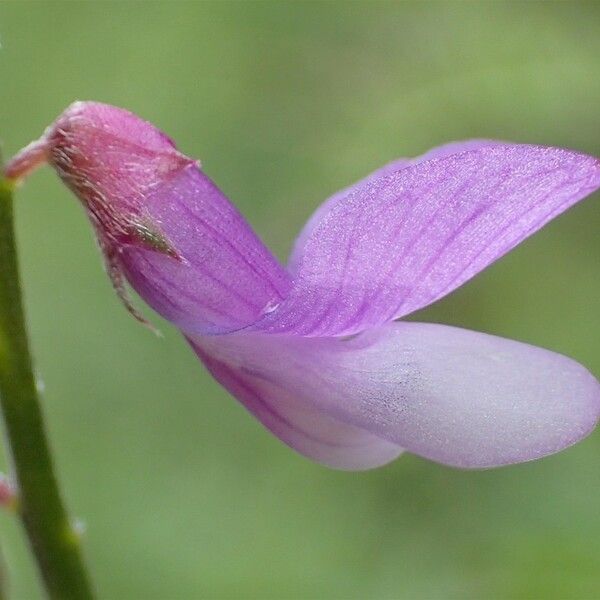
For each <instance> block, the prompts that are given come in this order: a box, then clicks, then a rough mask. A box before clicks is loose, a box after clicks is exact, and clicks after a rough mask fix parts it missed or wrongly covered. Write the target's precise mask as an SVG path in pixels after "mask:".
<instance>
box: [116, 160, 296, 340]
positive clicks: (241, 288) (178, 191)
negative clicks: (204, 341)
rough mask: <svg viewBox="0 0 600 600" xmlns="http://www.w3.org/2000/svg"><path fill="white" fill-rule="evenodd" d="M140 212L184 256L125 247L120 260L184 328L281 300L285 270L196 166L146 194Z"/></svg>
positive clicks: (224, 323)
mask: <svg viewBox="0 0 600 600" xmlns="http://www.w3.org/2000/svg"><path fill="white" fill-rule="evenodd" d="M144 210H145V213H146V214H147V215H148V217H149V218H150V219H151V220H152V221H153V222H157V223H160V227H161V231H162V232H163V233H164V234H165V236H166V237H167V238H168V240H169V242H170V243H171V244H172V246H173V247H174V248H176V250H177V252H178V254H179V255H180V256H181V259H182V260H175V259H173V258H172V257H171V256H168V255H165V254H162V253H159V252H152V251H150V250H147V249H145V248H143V247H140V246H138V245H127V246H124V247H123V248H122V249H121V253H120V257H119V261H120V265H121V267H122V269H123V271H124V273H125V275H126V277H127V279H128V280H129V283H130V284H131V285H132V286H133V287H134V288H135V290H136V291H137V292H138V294H140V296H141V297H142V298H143V299H144V300H145V301H146V302H147V303H148V304H149V305H150V306H151V307H152V308H153V309H154V310H156V311H157V312H158V313H160V314H161V315H162V316H163V317H164V318H165V319H167V320H169V321H171V322H172V323H174V324H175V325H177V326H178V327H179V328H181V329H183V330H185V331H186V332H188V333H220V332H222V331H227V330H234V329H239V328H241V327H243V326H245V325H248V324H249V323H253V322H254V321H256V319H258V318H260V317H261V316H262V315H264V314H265V312H267V311H268V310H270V308H271V307H272V306H274V305H275V304H277V303H278V302H281V300H282V298H283V297H284V295H285V294H286V292H287V289H288V287H289V279H288V275H287V273H286V272H285V271H284V269H283V268H282V267H281V266H280V265H279V263H278V262H277V260H276V259H275V257H274V256H273V255H272V254H271V253H270V252H269V250H268V249H267V248H266V247H265V246H264V245H263V244H262V242H261V241H260V240H259V239H258V237H257V236H256V235H255V233H254V232H253V231H252V229H251V228H250V227H249V225H248V224H247V222H246V221H245V219H244V218H243V217H242V216H241V215H240V213H239V212H238V210H237V209H236V208H235V207H234V206H233V205H232V204H231V203H230V202H229V200H228V199H227V198H226V197H225V196H224V194H223V193H222V192H221V191H220V190H219V189H218V188H217V187H216V186H215V184H214V183H213V182H212V181H211V180H210V179H209V178H208V177H206V175H204V174H203V173H202V172H201V171H200V170H199V169H198V168H197V166H196V165H191V166H189V167H186V168H185V169H183V170H182V171H181V172H180V173H179V174H177V175H176V176H174V177H172V178H171V179H170V180H169V181H168V182H167V183H165V184H163V185H162V186H159V187H158V188H157V189H156V190H155V191H154V192H152V193H150V194H148V195H147V196H146V197H145V199H144Z"/></svg>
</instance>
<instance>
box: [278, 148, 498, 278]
mask: <svg viewBox="0 0 600 600" xmlns="http://www.w3.org/2000/svg"><path fill="white" fill-rule="evenodd" d="M503 143H504V142H499V141H495V140H479V139H475V140H464V141H462V142H449V143H447V144H443V145H442V146H437V147H436V148H432V149H431V150H428V151H427V152H425V154H421V156H417V157H415V158H398V159H396V160H393V161H392V162H390V163H388V164H386V165H384V166H383V167H380V168H379V169H377V170H375V171H373V172H372V173H369V175H367V176H366V177H363V179H361V180H360V181H357V182H356V183H354V184H352V185H351V186H348V187H347V188H344V189H343V190H340V191H339V192H336V193H335V194H334V195H333V196H331V197H330V198H328V199H327V200H325V202H323V204H321V206H319V208H317V210H316V211H315V212H314V213H313V215H312V216H311V217H310V219H309V220H308V221H307V222H306V225H305V226H304V227H303V228H302V231H301V232H300V233H299V235H298V237H297V238H296V241H295V242H294V248H293V249H292V253H291V254H290V258H289V260H288V269H289V270H290V272H292V273H295V272H296V271H297V269H298V267H299V264H300V263H301V262H302V256H303V253H304V247H305V244H306V240H307V239H308V238H309V237H310V236H311V235H312V233H313V230H314V229H315V228H316V227H317V226H318V225H319V224H320V222H321V220H322V219H323V218H324V216H325V215H326V213H328V212H329V211H330V210H331V209H332V208H333V207H334V206H335V204H337V203H338V202H339V201H343V198H344V197H345V196H347V195H348V194H349V193H351V192H352V193H355V192H357V191H358V190H361V189H363V188H366V186H367V185H368V184H369V183H371V182H372V181H375V180H376V179H378V178H379V177H383V176H385V175H391V174H392V173H395V172H396V171H399V170H400V169H404V168H406V167H410V166H412V165H417V164H419V163H420V162H423V161H424V160H430V159H432V158H442V157H444V156H450V155H451V154H457V153H458V152H466V151H467V150H476V149H478V148H483V147H484V146H493V145H495V146H497V145H500V144H503Z"/></svg>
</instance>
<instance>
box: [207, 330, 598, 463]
mask: <svg viewBox="0 0 600 600" xmlns="http://www.w3.org/2000/svg"><path fill="white" fill-rule="evenodd" d="M196 343H197V344H200V345H201V347H202V348H203V350H204V351H205V352H208V353H210V354H211V355H212V356H213V358H217V359H218V360H220V361H222V362H224V363H226V364H227V365H228V366H229V368H231V369H234V370H235V371H236V372H238V373H240V372H241V373H244V374H245V377H251V378H252V380H253V381H255V382H256V381H262V382H263V384H262V385H264V386H265V389H268V391H269V393H268V394H265V395H266V396H268V398H269V400H268V404H269V406H270V407H272V409H274V410H275V411H279V410H281V411H282V414H283V413H284V412H289V414H293V415H295V421H296V422H297V423H301V426H302V431H304V432H305V433H306V434H307V435H309V436H310V435H312V434H313V433H315V434H316V435H317V437H318V435H319V434H320V433H321V432H322V431H325V430H327V424H326V423H327V421H326V420H324V419H325V415H328V416H329V417H330V418H332V419H335V420H336V422H337V423H338V424H339V423H346V424H347V425H351V426H354V427H357V428H359V429H360V430H364V431H368V432H370V433H371V434H372V435H373V436H376V437H377V438H384V439H386V440H388V441H389V442H391V443H392V444H396V445H397V446H399V447H403V448H405V449H407V450H408V451H410V452H413V453H415V454H419V455H421V456H424V457H426V458H429V459H431V460H434V461H437V462H441V463H445V464H449V465H453V466H459V467H468V468H485V467H493V466H499V465H504V464H510V463H517V462H523V461H528V460H533V459H536V458H540V457H542V456H545V455H548V454H552V453H554V452H557V451H559V450H562V449H563V448H565V447H567V446H570V445H572V444H574V443H575V442H577V441H579V440H580V439H582V438H583V437H585V436H586V435H587V434H588V433H589V432H590V431H591V430H592V429H593V428H594V426H595V425H596V423H597V421H598V417H599V414H600V384H599V383H598V382H597V381H596V379H595V378H594V377H593V376H592V375H591V374H590V373H589V372H588V371H587V370H586V369H585V368H584V367H582V366H581V365H579V364H578V363H576V362H575V361H573V360H571V359H569V358H566V357H564V356H562V355H560V354H556V353H554V352H550V351H547V350H544V349H542V348H536V347H534V346H530V345H527V344H522V343H519V342H514V341H511V340H506V339H503V338H498V337H494V336H490V335H486V334H482V333H477V332H473V331H467V330H463V329H457V328H453V327H446V326H442V325H433V324H421V323H391V324H389V325H386V326H384V327H381V328H379V329H377V330H373V331H371V332H369V333H367V334H362V335H359V336H356V337H354V338H352V339H350V340H347V341H342V340H340V339H331V338H298V337H294V338H292V337H284V336H273V335H230V336H218V337H214V338H199V339H197V340H196ZM232 391H233V390H232ZM233 393H234V394H236V395H238V396H239V394H237V393H236V392H235V391H233ZM253 412H255V413H256V411H253ZM300 415H301V416H300ZM317 417H318V418H317ZM259 418H261V417H259ZM262 420H263V422H265V419H264V418H263V419H262ZM266 424H267V426H269V427H270V428H272V427H271V426H270V425H269V424H268V423H266ZM272 429H273V428H272ZM276 433H277V435H280V433H279V432H278V431H276ZM280 437H282V438H283V435H280ZM342 437H343V436H342ZM286 441H288V440H286ZM288 443H290V442H289V441H288ZM301 451H302V450H301ZM305 453H306V454H308V453H307V452H305ZM313 458H314V456H313ZM317 460H318V459H317ZM323 462H327V461H323ZM373 466H375V465H373ZM348 468H351V466H350V467H348Z"/></svg>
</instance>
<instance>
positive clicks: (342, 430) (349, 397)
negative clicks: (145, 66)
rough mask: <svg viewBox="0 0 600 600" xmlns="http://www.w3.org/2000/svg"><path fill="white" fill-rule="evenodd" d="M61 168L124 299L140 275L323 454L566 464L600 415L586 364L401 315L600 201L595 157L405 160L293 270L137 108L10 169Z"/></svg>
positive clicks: (250, 401)
mask: <svg viewBox="0 0 600 600" xmlns="http://www.w3.org/2000/svg"><path fill="white" fill-rule="evenodd" d="M45 161H47V162H49V163H50V164H51V165H52V166H53V167H54V168H55V169H56V171H57V172H58V174H59V175H60V177H61V179H62V180H63V181H64V182H65V183H66V184H67V185H68V186H69V187H70V188H71V190H72V191H73V192H74V193H75V194H76V195H77V196H78V197H79V199H80V200H81V201H82V203H83V206H84V207H85V209H86V210H87V213H88V215H89V217H90V219H91V221H92V224H93V226H94V228H95V230H96V233H97V236H98V240H99V244H100V247H101V249H102V252H103V254H104V257H105V260H106V264H107V266H108V272H109V274H110V277H111V279H112V281H113V283H114V285H115V287H116V289H117V290H118V292H119V294H120V295H121V297H122V298H124V299H125V300H126V293H125V288H124V282H125V281H128V282H129V283H130V284H131V286H132V287H133V288H134V289H135V290H136V291H137V292H138V294H139V295H140V296H141V297H142V298H143V299H144V300H145V301H146V302H147V303H148V304H149V305H150V306H151V307H152V308H153V309H154V310H156V311H157V312H158V313H160V314H161V315H162V316H163V317H164V318H165V319H167V320H169V321H171V322H172V323H173V324H174V325H176V326H177V327H178V328H179V329H180V330H181V331H182V332H183V334H184V335H185V337H186V338H187V339H188V340H189V342H190V344H191V345H192V347H193V348H194V350H195V352H196V353H197V354H198V356H199V357H200V359H201V360H202V361H203V362H204V364H205V365H206V367H207V368H208V370H209V371H210V372H211V373H212V375H213V376H214V377H215V378H216V379H217V380H218V381H219V382H220V383H221V384H222V385H223V386H224V387H225V388H226V389H227V390H229V391H230V392H231V393H232V394H233V395H234V396H235V397H236V398H237V399H238V400H240V402H242V403H243V404H244V406H245V407H246V408H247V409H248V410H249V411H250V412H251V413H253V414H254V415H255V416H256V417H257V418H258V419H259V420H260V421H261V422H262V423H263V424H264V425H265V426H266V427H267V428H268V429H270V430H271V431H272V432H273V433H274V434H275V435H276V436H278V437H279V438H281V439H282V440H283V441H284V442H285V443H286V444H288V445H289V446H291V447H292V448H294V449H295V450H297V451H298V452H300V453H302V454H304V455H306V456H308V457H310V458H312V459H313V460H316V461H318V462H321V463H323V464H326V465H329V466H331V467H336V468H340V469H368V468H371V467H376V466H379V465H383V464H385V463H387V462H389V461H391V460H393V459H394V458H396V457H397V456H398V455H399V454H400V453H401V452H402V451H403V450H407V451H409V452H413V453H415V454H418V455H421V456H423V457H426V458H428V459H431V460H434V461H438V462H441V463H445V464H448V465H453V466H458V467H472V468H480V467H493V466H499V465H505V464H509V463H517V462H521V461H527V460H532V459H535V458H539V457H542V456H544V455H547V454H551V453H553V452H557V451H558V450H561V449H563V448H565V447H567V446H570V445H571V444H573V443H575V442H577V441H578V440H580V439H581V438H583V437H584V436H585V435H587V434H588V433H589V432H590V431H591V430H592V429H593V428H594V426H595V424H596V422H597V420H598V417H599V414H600V384H599V383H598V382H597V381H596V379H595V378H594V377H593V376H592V375H591V374H590V373H589V372H588V371H587V370H586V369H585V368H584V367H582V366H581V365H579V364H578V363H576V362H574V361H573V360H571V359H569V358H566V357H564V356H561V355H560V354H556V353H554V352H549V351H547V350H543V349H541V348H536V347H533V346H529V345H527V344H523V343H519V342H514V341H510V340H506V339H502V338H499V337H494V336H491V335H486V334H483V333H476V332H474V331H467V330H464V329H457V328H455V327H448V326H444V325H434V324H426V323H415V322H402V321H400V322H398V321H397V319H399V318H400V317H403V316H406V315H408V314H410V313H412V312H414V311H416V310H418V309H420V308H423V307H425V306H428V305H429V304H431V303H432V302H435V301H436V300H438V299H440V298H442V297H444V296H446V295H447V294H449V293H450V292H452V291H453V290H455V289H456V288H458V287H459V286H461V285H462V284H463V283H465V282H466V281H467V280H469V279H471V277H473V276H474V275H476V274H477V273H479V272H480V271H481V270H483V269H485V268H486V267H487V266H488V265H490V264H491V263H493V262H494V261H496V260H497V259H499V258H500V257H501V256H503V255H504V254H505V253H507V252H508V251H509V250H511V249H512V248H514V247H515V246H516V245H517V244H519V243H520V242H521V241H523V240H524V239H525V238H527V237H528V236H529V235H531V234H532V233H534V232H535V231H537V230H538V229H540V228H541V227H542V226H543V225H544V224H545V223H547V222H548V221H550V220H551V219H553V218H554V217H556V216H557V215H559V214H560V213H562V212H563V211H565V210H567V209H568V208H569V207H570V206H572V205H573V204H575V203H576V202H578V201H579V200H581V199H582V198H584V197H585V196H587V195H588V194H590V193H591V192H593V191H594V190H596V189H597V188H598V187H600V162H599V161H598V160H597V159H596V158H593V157H590V156H585V155H583V154H580V153H577V152H571V151H568V150H562V149H559V148H547V147H540V146H530V145H519V144H509V143H505V142H494V141H488V140H475V141H468V142H460V143H454V144H449V145H446V146H442V147H440V148H436V149H434V150H432V151H430V152H429V153H427V154H425V155H424V156H422V157H420V158H417V159H412V160H400V161H397V162H394V163H392V164H390V165H388V166H386V167H384V168H383V169H381V170H380V171H377V172H375V173H374V174H373V175H371V176H369V177H367V178H366V179H363V180H362V181H360V182H358V183H357V184H355V185H353V186H351V187H349V188H346V189H345V190H343V191H341V192H338V193H337V194H335V195H334V196H333V197H331V198H330V199H329V200H327V201H326V202H325V203H324V204H323V205H322V206H321V207H320V208H319V209H318V210H317V211H316V213H315V214H314V215H313V216H312V217H311V218H310V219H309V221H308V223H307V224H306V226H305V227H304V229H303V230H302V232H301V233H300V235H299V237H298V239H297V240H296V243H295V246H294V248H293V251H292V255H291V257H290V260H289V265H288V267H287V268H284V267H283V266H281V265H280V264H279V263H278V261H277V260H276V259H275V258H274V257H273V255H272V254H271V253H270V252H269V250H268V249H267V248H266V247H265V246H264V245H263V244H262V243H261V241H260V239H259V238H258V237H257V236H256V235H255V234H254V232H253V231H252V230H251V229H250V227H249V226H248V224H247V223H246V221H245V220H244V218H243V217H242V216H241V215H240V213H239V212H238V211H237V210H236V208H235V207H234V206H233V205H232V204H231V203H230V202H229V200H228V199H227V198H226V197H225V196H224V195H223V194H222V192H221V191H220V190H219V189H218V188H217V187H216V186H215V184H214V183H213V182H212V181H211V180H210V179H209V178H208V177H207V176H206V175H205V174H204V173H203V172H202V170H201V168H200V166H199V164H198V163H197V162H196V161H194V160H192V159H190V158H188V157H186V156H184V155H183V154H181V153H180V152H178V151H177V149H176V147H175V145H174V144H173V142H172V141H171V140H170V139H169V138H168V137H167V136H165V135H164V134H163V133H161V132H160V131H159V130H158V129H156V128H155V127H154V126H153V125H151V124H149V123H147V122H145V121H143V120H141V119H140V118H138V117H137V116H135V115H133V114H131V113H129V112H126V111H124V110H122V109H119V108H115V107H112V106H107V105H104V104H99V103H94V102H78V103H75V104H73V105H72V106H70V107H69V108H68V109H67V110H66V111H65V112H64V113H63V114H62V115H61V116H60V117H59V118H58V119H57V120H56V121H55V122H54V124H53V125H51V126H50V127H49V128H48V129H47V130H46V132H45V133H44V135H43V136H42V138H41V139H40V140H38V141H36V142H33V143H32V144H30V145H29V146H28V147H26V148H25V149H24V150H22V151H21V152H20V153H19V154H18V155H17V156H16V157H15V158H14V159H13V160H12V161H11V162H10V163H9V164H8V166H7V168H6V175H7V176H8V177H9V178H12V179H15V180H16V179H19V178H21V177H23V176H24V175H26V174H27V173H28V172H30V171H31V170H32V169H33V168H35V167H36V166H37V165H38V164H40V163H42V162H45ZM128 305H129V307H130V309H131V305H130V304H129V303H128ZM131 310H133V309H131Z"/></svg>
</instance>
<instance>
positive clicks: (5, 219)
mask: <svg viewBox="0 0 600 600" xmlns="http://www.w3.org/2000/svg"><path fill="white" fill-rule="evenodd" d="M0 407H1V410H2V415H3V417H4V423H5V431H6V436H7V438H8V446H9V448H10V452H11V454H12V459H13V465H14V469H15V475H16V481H17V486H18V491H19V514H20V516H21V520H22V522H23V526H24V527H25V531H26V533H27V537H28V538H29V543H30V545H31V550H32V552H33V554H34V556H35V559H36V561H37V564H38V567H39V570H40V573H41V575H42V579H43V581H44V584H45V587H46V591H47V593H48V595H49V597H50V598H53V599H54V598H57V599H58V598H60V599H65V600H66V599H69V600H70V599H83V598H86V599H87V598H92V597H93V594H92V590H91V586H90V583H89V580H88V576H87V573H86V570H85V566H84V563H83V559H82V555H81V549H80V544H79V538H78V535H77V533H76V532H75V531H74V529H73V526H72V523H71V522H70V520H69V517H68V516H67V512H66V510H65V507H64V505H63V502H62V499H61V496H60V493H59V490H58V483H57V480H56V477H55V475H54V468H53V465H52V459H51V456H50V449H49V447H48V442H47V440H46V435H45V433H44V423H43V416H42V412H41V408H40V402H39V398H38V392H37V389H36V383H35V378H34V375H33V371H32V363H31V355H30V353H29V344H28V340H27V333H26V328H25V315H24V310H23V303H22V298H21V289H20V284H19V272H18V263H17V252H16V247H15V235H14V225H13V203H12V186H11V184H10V182H9V181H7V180H2V179H0Z"/></svg>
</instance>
